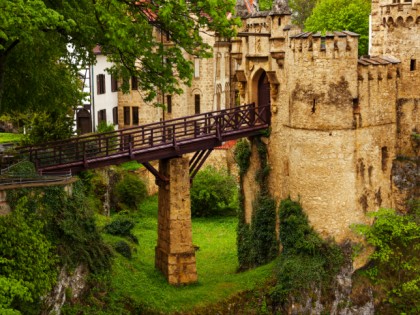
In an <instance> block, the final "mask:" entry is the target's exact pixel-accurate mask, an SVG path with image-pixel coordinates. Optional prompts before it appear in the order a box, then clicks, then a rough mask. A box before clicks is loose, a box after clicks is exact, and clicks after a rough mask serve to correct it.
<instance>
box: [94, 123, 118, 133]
mask: <svg viewBox="0 0 420 315" xmlns="http://www.w3.org/2000/svg"><path fill="white" fill-rule="evenodd" d="M96 130H97V132H98V133H101V132H111V131H114V130H115V127H114V125H113V124H108V123H107V122H106V121H105V120H103V121H101V122H100V123H99V124H98V126H97V127H96Z"/></svg>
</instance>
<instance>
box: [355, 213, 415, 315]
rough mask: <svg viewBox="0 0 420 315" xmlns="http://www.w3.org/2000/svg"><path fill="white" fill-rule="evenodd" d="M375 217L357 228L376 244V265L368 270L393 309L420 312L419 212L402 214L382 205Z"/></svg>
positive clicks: (406, 312) (410, 312)
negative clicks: (382, 207) (372, 221)
mask: <svg viewBox="0 0 420 315" xmlns="http://www.w3.org/2000/svg"><path fill="white" fill-rule="evenodd" d="M368 215H369V216H371V217H373V218H374V219H375V221H374V223H373V224H372V225H371V226H369V225H356V226H355V227H354V228H355V230H356V231H358V232H359V233H360V234H362V235H364V236H365V237H366V241H367V242H368V243H369V244H370V245H372V246H374V247H375V251H374V252H373V254H372V255H371V257H370V258H371V259H372V262H373V265H371V266H369V268H368V269H367V271H366V273H367V275H368V276H369V277H370V279H371V280H373V281H374V282H375V283H376V284H377V285H379V286H380V287H381V288H382V290H383V291H385V292H386V297H385V298H384V300H383V301H382V302H383V303H384V304H385V305H389V306H390V307H392V309H393V311H392V312H398V313H401V314H403V313H404V314H418V313H419V312H420V245H419V244H420V242H419V240H420V222H419V221H420V220H419V218H420V212H419V208H416V207H415V208H414V210H413V212H412V213H411V214H407V215H401V214H397V213H396V212H395V211H394V210H390V209H380V210H379V211H377V212H374V213H369V214H368Z"/></svg>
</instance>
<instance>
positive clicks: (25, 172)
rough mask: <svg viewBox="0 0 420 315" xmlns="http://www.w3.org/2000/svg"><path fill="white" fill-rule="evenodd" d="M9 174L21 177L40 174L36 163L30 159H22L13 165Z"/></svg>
mask: <svg viewBox="0 0 420 315" xmlns="http://www.w3.org/2000/svg"><path fill="white" fill-rule="evenodd" d="M7 175H10V176H20V177H35V176H38V172H37V171H36V168H35V165H34V164H33V163H32V162H29V161H21V162H19V163H16V164H14V165H12V166H11V167H10V168H9V170H8V172H7Z"/></svg>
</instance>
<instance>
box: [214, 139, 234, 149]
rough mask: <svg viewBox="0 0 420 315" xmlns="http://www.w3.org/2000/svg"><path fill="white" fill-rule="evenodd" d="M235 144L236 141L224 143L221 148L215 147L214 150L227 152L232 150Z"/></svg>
mask: <svg viewBox="0 0 420 315" xmlns="http://www.w3.org/2000/svg"><path fill="white" fill-rule="evenodd" d="M236 142H237V140H230V141H226V142H225V143H223V144H222V145H221V146H219V147H215V149H216V150H229V149H231V148H233V147H234V146H235V145H236Z"/></svg>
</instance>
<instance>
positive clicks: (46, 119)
mask: <svg viewBox="0 0 420 315" xmlns="http://www.w3.org/2000/svg"><path fill="white" fill-rule="evenodd" d="M25 126H26V127H27V130H28V134H27V135H26V137H25V138H24V139H23V144H25V145H33V144H39V143H44V142H47V141H56V140H62V139H67V138H70V137H71V136H72V134H73V131H72V127H73V117H72V116H71V115H67V113H65V112H58V111H51V112H33V113H30V114H28V115H27V117H26V121H25Z"/></svg>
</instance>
